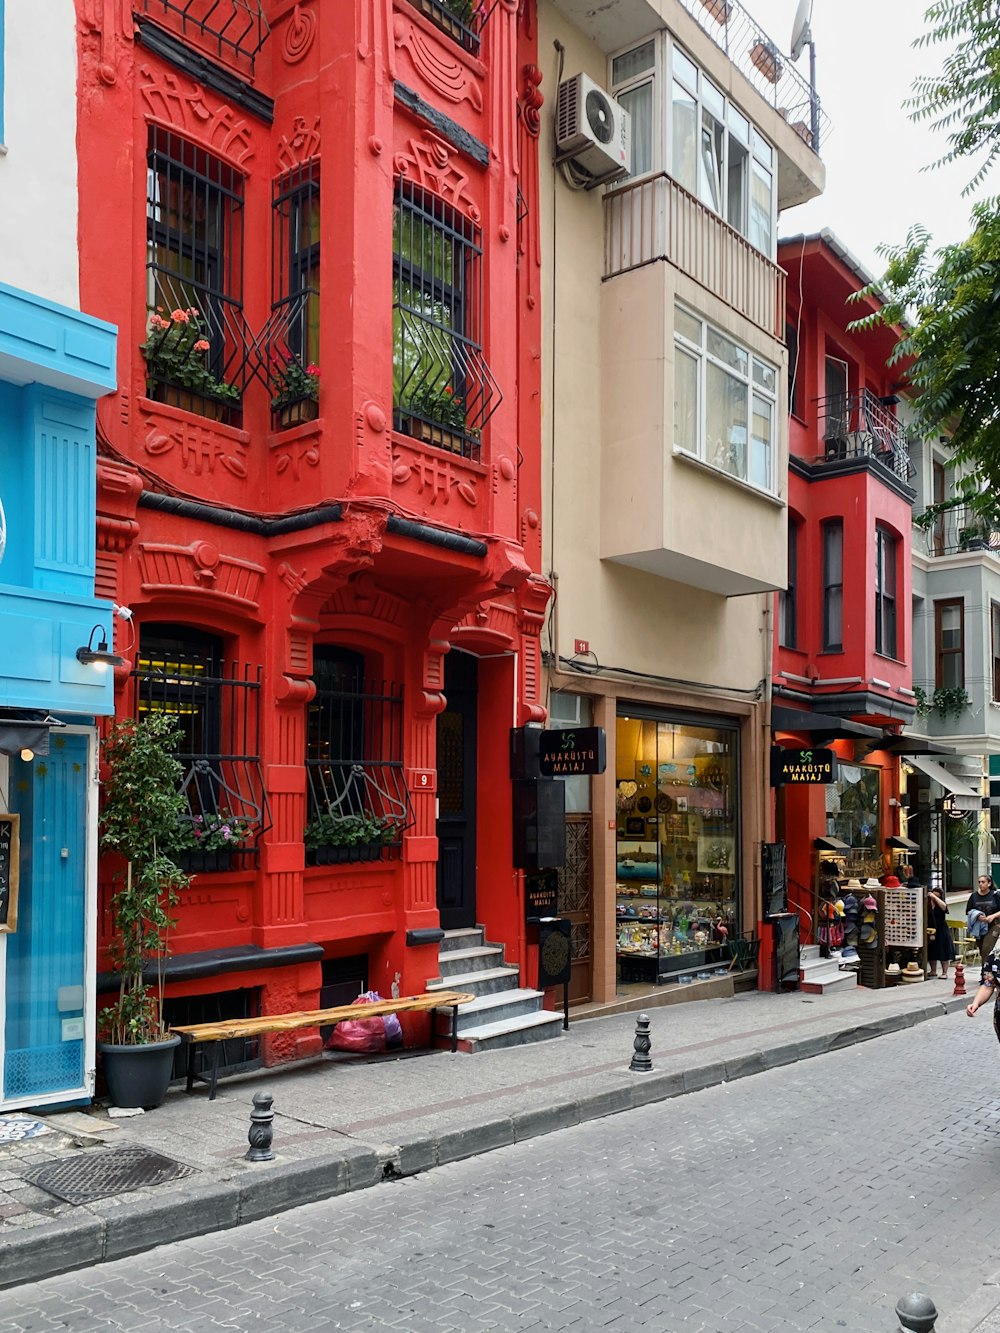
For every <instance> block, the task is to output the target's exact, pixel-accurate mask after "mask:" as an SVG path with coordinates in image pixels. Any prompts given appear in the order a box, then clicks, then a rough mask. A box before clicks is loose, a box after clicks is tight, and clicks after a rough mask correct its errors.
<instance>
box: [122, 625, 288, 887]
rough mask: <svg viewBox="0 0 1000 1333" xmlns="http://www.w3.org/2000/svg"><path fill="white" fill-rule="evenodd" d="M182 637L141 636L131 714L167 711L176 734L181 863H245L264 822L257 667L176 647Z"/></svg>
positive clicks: (252, 858)
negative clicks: (183, 807) (182, 812)
mask: <svg viewBox="0 0 1000 1333" xmlns="http://www.w3.org/2000/svg"><path fill="white" fill-rule="evenodd" d="M182 637H183V636H181V637H179V638H173V639H171V638H170V637H163V638H160V639H157V638H152V637H147V636H143V639H142V647H141V650H140V656H139V665H138V667H137V668H136V670H135V671H134V672H133V678H134V679H135V682H136V713H137V715H138V716H139V717H142V716H143V715H144V714H148V713H166V714H169V715H171V716H173V717H174V718H175V719H176V721H177V724H178V726H179V727H180V730H181V735H182V739H181V742H180V745H179V747H178V750H177V758H178V759H179V760H180V762H181V764H183V766H184V776H183V778H182V779H181V783H180V790H181V792H182V793H183V794H184V796H185V798H186V799H187V804H188V810H187V814H186V816H185V817H184V823H185V826H186V827H185V829H184V842H185V844H186V848H187V849H186V850H185V851H184V852H182V853H181V854H180V856H179V857H178V860H179V861H180V862H181V864H182V865H183V866H184V868H185V869H190V870H227V869H230V868H237V869H238V868H240V867H241V866H248V865H253V864H255V862H256V853H257V844H258V841H259V839H260V836H261V834H262V833H263V832H264V831H265V830H266V829H268V828H270V826H271V821H270V815H269V811H268V805H267V796H266V793H265V790H264V778H263V773H262V770H261V763H260V754H259V751H260V742H259V737H260V696H261V670H260V668H259V667H251V666H249V665H243V666H242V667H240V666H238V665H237V664H236V663H235V662H234V663H232V664H230V665H229V666H228V669H227V666H226V664H224V663H223V661H222V659H221V657H216V656H215V655H214V653H212V652H210V651H209V652H193V651H187V650H185V649H184V648H183V647H178V646H177V645H178V643H179V642H182Z"/></svg>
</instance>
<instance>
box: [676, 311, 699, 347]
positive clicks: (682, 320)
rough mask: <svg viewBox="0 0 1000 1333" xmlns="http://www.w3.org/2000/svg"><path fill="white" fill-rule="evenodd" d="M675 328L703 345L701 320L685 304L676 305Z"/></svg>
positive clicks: (694, 341) (692, 340)
mask: <svg viewBox="0 0 1000 1333" xmlns="http://www.w3.org/2000/svg"><path fill="white" fill-rule="evenodd" d="M674 329H675V330H676V331H677V332H678V333H681V334H683V335H684V337H685V338H688V339H689V340H690V341H691V342H693V343H697V344H698V346H699V347H700V346H701V320H700V319H695V317H694V315H691V314H689V313H688V312H687V311H686V310H685V309H684V308H683V306H679V305H678V306H674Z"/></svg>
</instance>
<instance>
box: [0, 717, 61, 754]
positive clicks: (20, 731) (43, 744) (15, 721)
mask: <svg viewBox="0 0 1000 1333" xmlns="http://www.w3.org/2000/svg"><path fill="white" fill-rule="evenodd" d="M65 725H66V723H65V722H60V721H59V720H58V718H54V717H49V716H48V714H46V713H41V712H34V711H32V710H31V709H28V710H26V711H24V712H17V711H16V710H15V709H0V754H20V753H21V751H22V750H32V751H33V752H34V753H35V754H36V755H46V754H48V753H49V732H50V731H51V730H52V728H53V727H64V726H65Z"/></svg>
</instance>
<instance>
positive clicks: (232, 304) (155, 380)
mask: <svg viewBox="0 0 1000 1333" xmlns="http://www.w3.org/2000/svg"><path fill="white" fill-rule="evenodd" d="M147 166H148V169H147V173H146V180H147V185H146V241H147V260H146V283H147V290H146V302H147V309H148V316H147V328H146V341H145V342H144V343H143V344H142V353H143V356H144V357H145V359H146V384H147V392H148V393H149V395H150V397H152V398H155V399H157V400H158V401H160V402H170V403H173V404H174V405H175V406H179V407H183V408H185V409H187V410H188V411H193V412H199V413H201V414H202V415H204V416H213V417H215V418H217V419H221V420H224V421H230V422H237V421H238V417H239V412H240V404H241V398H242V392H243V389H244V388H245V387H246V382H247V378H248V375H249V373H250V361H251V358H252V349H253V346H254V339H253V337H252V336H251V334H250V332H249V330H248V329H247V325H246V320H245V318H244V314H243V303H242V288H243V282H242V256H243V178H242V176H240V175H239V174H238V173H237V172H235V171H233V170H232V169H231V168H230V167H229V166H227V165H226V164H225V163H223V162H220V161H219V160H218V159H217V158H215V157H212V156H211V155H210V154H209V153H206V152H205V151H204V150H203V149H201V148H196V147H194V145H192V144H189V143H187V142H186V141H185V140H184V139H181V138H179V137H178V136H177V135H176V134H173V133H171V132H170V131H169V130H165V129H162V128H160V127H159V126H156V125H154V126H152V127H151V129H150V134H149V153H148V163H147Z"/></svg>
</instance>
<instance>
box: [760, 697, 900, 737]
mask: <svg viewBox="0 0 1000 1333" xmlns="http://www.w3.org/2000/svg"><path fill="white" fill-rule="evenodd" d="M771 730H772V731H804V732H808V733H809V735H810V736H815V737H817V738H819V737H823V738H824V739H826V740H831V741H835V740H858V739H866V740H880V739H881V737H882V732H881V731H880V730H879V729H878V727H869V726H866V725H865V723H864V722H851V721H850V720H849V719H848V718H846V717H834V715H833V714H832V713H817V712H815V711H814V710H813V709H812V708H786V707H785V706H784V705H783V704H775V705H774V707H773V708H772V709H771Z"/></svg>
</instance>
